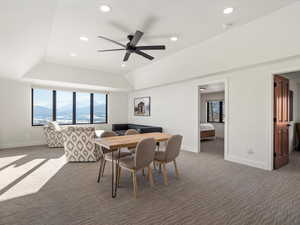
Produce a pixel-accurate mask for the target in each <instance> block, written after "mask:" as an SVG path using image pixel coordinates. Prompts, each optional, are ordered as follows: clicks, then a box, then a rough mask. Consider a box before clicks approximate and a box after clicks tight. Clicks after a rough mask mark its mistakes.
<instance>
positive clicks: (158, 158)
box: [154, 135, 182, 185]
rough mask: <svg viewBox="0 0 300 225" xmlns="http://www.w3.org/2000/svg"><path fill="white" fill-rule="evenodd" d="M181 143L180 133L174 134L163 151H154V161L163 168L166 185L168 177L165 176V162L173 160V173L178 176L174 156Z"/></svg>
mask: <svg viewBox="0 0 300 225" xmlns="http://www.w3.org/2000/svg"><path fill="white" fill-rule="evenodd" d="M181 143H182V136H181V135H174V136H172V137H171V138H170V139H169V140H168V142H167V146H166V150H165V151H159V152H155V156H154V162H157V163H159V165H160V166H162V168H163V177H164V183H165V185H168V177H167V169H166V164H167V163H170V162H173V163H174V168H175V174H176V176H177V177H179V172H178V168H177V164H176V158H177V157H178V155H179V152H180V149H181Z"/></svg>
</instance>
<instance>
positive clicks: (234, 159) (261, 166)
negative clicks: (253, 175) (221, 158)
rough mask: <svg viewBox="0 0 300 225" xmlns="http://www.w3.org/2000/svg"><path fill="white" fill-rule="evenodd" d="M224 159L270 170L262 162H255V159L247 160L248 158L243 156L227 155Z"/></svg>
mask: <svg viewBox="0 0 300 225" xmlns="http://www.w3.org/2000/svg"><path fill="white" fill-rule="evenodd" d="M225 160H227V161H230V162H234V163H239V164H244V165H247V166H251V167H255V168H258V169H263V170H270V169H269V167H268V165H265V164H264V163H262V162H257V161H253V160H249V159H244V158H241V157H237V156H232V155H228V156H227V157H226V158H225Z"/></svg>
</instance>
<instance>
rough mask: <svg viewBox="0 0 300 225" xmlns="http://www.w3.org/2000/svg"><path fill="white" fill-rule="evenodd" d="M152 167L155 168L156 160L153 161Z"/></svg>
mask: <svg viewBox="0 0 300 225" xmlns="http://www.w3.org/2000/svg"><path fill="white" fill-rule="evenodd" d="M153 168H154V169H155V170H156V162H155V161H153Z"/></svg>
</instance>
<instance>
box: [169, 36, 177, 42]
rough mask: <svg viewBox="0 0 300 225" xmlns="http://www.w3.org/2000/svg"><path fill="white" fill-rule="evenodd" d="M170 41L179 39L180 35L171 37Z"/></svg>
mask: <svg viewBox="0 0 300 225" xmlns="http://www.w3.org/2000/svg"><path fill="white" fill-rule="evenodd" d="M170 41H173V42H175V41H178V37H176V36H173V37H170Z"/></svg>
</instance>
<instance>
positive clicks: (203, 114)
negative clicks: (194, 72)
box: [200, 91, 226, 138]
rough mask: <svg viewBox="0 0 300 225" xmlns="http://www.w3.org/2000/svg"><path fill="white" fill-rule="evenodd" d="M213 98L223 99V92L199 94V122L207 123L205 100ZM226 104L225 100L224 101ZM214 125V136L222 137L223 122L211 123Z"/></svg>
mask: <svg viewBox="0 0 300 225" xmlns="http://www.w3.org/2000/svg"><path fill="white" fill-rule="evenodd" d="M213 100H225V93H224V91H223V92H214V93H202V94H200V122H201V123H207V102H208V101H213ZM225 104H226V102H225ZM212 124H213V125H214V127H215V131H216V137H218V138H224V127H225V126H224V123H212Z"/></svg>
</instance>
